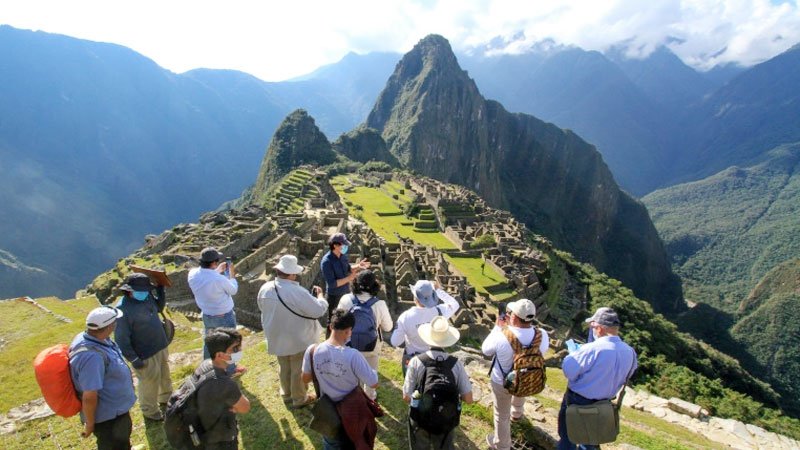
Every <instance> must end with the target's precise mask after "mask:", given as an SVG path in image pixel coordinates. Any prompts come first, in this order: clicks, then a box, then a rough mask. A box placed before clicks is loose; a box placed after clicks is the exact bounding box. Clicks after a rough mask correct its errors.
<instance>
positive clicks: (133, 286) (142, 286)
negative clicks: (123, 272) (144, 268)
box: [119, 273, 156, 292]
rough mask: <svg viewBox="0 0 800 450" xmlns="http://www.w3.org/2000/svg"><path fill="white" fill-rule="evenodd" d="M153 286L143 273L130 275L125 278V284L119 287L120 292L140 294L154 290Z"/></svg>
mask: <svg viewBox="0 0 800 450" xmlns="http://www.w3.org/2000/svg"><path fill="white" fill-rule="evenodd" d="M155 287H156V286H155V285H154V284H153V283H151V282H150V277H148V276H147V275H145V274H143V273H132V274H130V275H128V277H127V278H125V284H123V285H122V286H120V287H119V290H121V291H128V292H133V291H140V292H149V291H150V290H151V289H155Z"/></svg>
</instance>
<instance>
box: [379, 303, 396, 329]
mask: <svg viewBox="0 0 800 450" xmlns="http://www.w3.org/2000/svg"><path fill="white" fill-rule="evenodd" d="M375 305H376V306H377V307H378V311H380V313H379V314H378V316H380V318H381V323H380V324H378V327H379V328H380V329H381V330H383V331H385V332H387V333H388V332H390V331H392V328H394V323H392V315H391V314H390V313H389V307H388V306H387V305H386V302H385V301H383V300H378V303H376V304H375Z"/></svg>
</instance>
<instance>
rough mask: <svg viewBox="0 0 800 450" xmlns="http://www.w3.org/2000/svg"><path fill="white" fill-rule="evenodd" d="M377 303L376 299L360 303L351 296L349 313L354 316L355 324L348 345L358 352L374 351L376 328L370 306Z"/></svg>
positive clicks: (376, 339) (376, 336) (376, 337)
mask: <svg viewBox="0 0 800 450" xmlns="http://www.w3.org/2000/svg"><path fill="white" fill-rule="evenodd" d="M377 302H378V298H377V297H372V298H371V299H369V300H367V301H366V302H364V303H361V302H360V301H358V298H356V297H355V296H353V307H352V308H350V312H351V313H353V315H354V316H356V324H355V325H354V326H353V334H352V335H351V336H350V343H349V344H348V345H349V346H350V347H353V348H354V349H356V350H358V351H360V352H371V351H373V350H375V344H376V343H377V342H378V327H377V324H376V323H375V314H374V313H373V312H372V305H374V304H375V303H377Z"/></svg>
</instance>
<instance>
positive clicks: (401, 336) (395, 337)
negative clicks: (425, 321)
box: [389, 314, 406, 347]
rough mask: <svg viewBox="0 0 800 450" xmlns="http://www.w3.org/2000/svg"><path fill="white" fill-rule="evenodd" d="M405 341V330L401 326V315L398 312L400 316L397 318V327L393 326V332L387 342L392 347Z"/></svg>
mask: <svg viewBox="0 0 800 450" xmlns="http://www.w3.org/2000/svg"><path fill="white" fill-rule="evenodd" d="M405 341H406V330H405V329H404V328H403V315H402V314H400V317H399V318H398V319H397V328H395V330H394V332H393V333H392V338H391V339H390V341H389V343H390V344H392V347H399V346H400V344H402V343H403V342H405Z"/></svg>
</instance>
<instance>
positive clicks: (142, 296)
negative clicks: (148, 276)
mask: <svg viewBox="0 0 800 450" xmlns="http://www.w3.org/2000/svg"><path fill="white" fill-rule="evenodd" d="M149 295H150V293H149V292H146V291H133V298H135V299H136V300H139V301H140V302H143V301H145V300H147V297H148V296H149Z"/></svg>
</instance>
